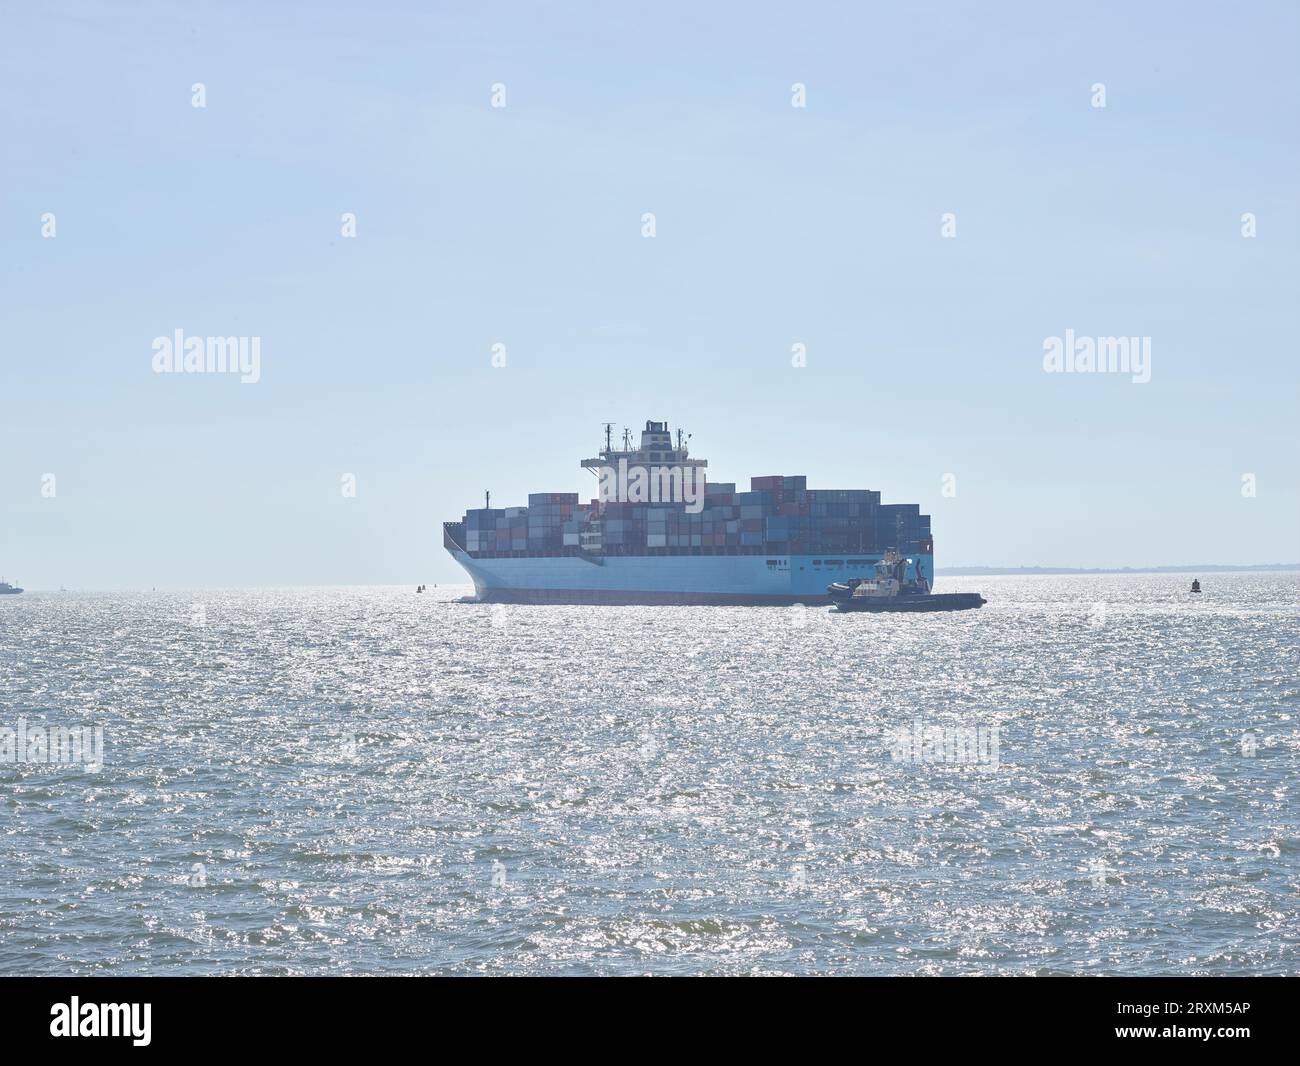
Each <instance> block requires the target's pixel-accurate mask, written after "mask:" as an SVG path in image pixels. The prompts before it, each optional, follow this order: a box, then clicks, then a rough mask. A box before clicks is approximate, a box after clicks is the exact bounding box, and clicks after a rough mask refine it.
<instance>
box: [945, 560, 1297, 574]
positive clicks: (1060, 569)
mask: <svg viewBox="0 0 1300 1066" xmlns="http://www.w3.org/2000/svg"><path fill="white" fill-rule="evenodd" d="M1252 570H1256V571H1258V570H1266V571H1270V572H1277V571H1282V570H1300V563H1255V564H1253V565H1251V564H1228V565H1224V564H1222V563H1205V564H1204V565H1202V566H1194V565H1189V566H1122V567H1083V566H940V567H937V568H936V570H935V573H936V574H939V575H940V576H945V577H999V576H1012V577H1013V576H1017V575H1019V576H1032V575H1034V574H1043V575H1051V574H1239V573H1246V572H1248V571H1252Z"/></svg>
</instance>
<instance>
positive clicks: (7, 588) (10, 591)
mask: <svg viewBox="0 0 1300 1066" xmlns="http://www.w3.org/2000/svg"><path fill="white" fill-rule="evenodd" d="M20 592H22V589H20V588H15V587H14V586H13V585H11V584H9V582H8V581H0V596H16V595H18V593H20Z"/></svg>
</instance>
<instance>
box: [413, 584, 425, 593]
mask: <svg viewBox="0 0 1300 1066" xmlns="http://www.w3.org/2000/svg"><path fill="white" fill-rule="evenodd" d="M415 591H416V592H424V591H425V586H424V585H416V586H415Z"/></svg>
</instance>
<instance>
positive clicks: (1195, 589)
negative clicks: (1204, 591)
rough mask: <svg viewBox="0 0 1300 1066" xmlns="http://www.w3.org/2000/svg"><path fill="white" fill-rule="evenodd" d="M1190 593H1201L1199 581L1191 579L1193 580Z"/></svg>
mask: <svg viewBox="0 0 1300 1066" xmlns="http://www.w3.org/2000/svg"><path fill="white" fill-rule="evenodd" d="M1192 591H1193V592H1200V591H1201V583H1200V581H1198V580H1196V579H1193V580H1192Z"/></svg>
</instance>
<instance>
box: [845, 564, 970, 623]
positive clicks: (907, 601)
mask: <svg viewBox="0 0 1300 1066" xmlns="http://www.w3.org/2000/svg"><path fill="white" fill-rule="evenodd" d="M911 561H912V560H910V559H901V558H899V556H898V553H897V552H895V551H888V552H886V553H885V557H884V558H883V559H881V560H880V562H878V563H876V566H875V570H876V573H875V576H874V577H870V578H853V579H851V580H849V581H843V582H841V581H837V582H835V583H834V584H832V585H827V586H826V594H827V595H828V596H830V598H831V602H832V603H833V604H835V606H836V608H837V609H838V610H841V611H916V612H921V611H964V610H967V609H968V608H971V607H983V606H984V605H985V604H986V603H988V600H986V599H985V598H984V597H983V596H981V595H980V594H979V593H978V592H947V593H939V594H936V593H933V592H931V591H930V584H929V582H928V581H926V579H925V575H924V574H922V573H921V572H920V569H919V568H917V571H916V577H914V578H913V579H911V580H910V581H909V580H906V579H905V575H906V574H907V564H908V563H909V562H911Z"/></svg>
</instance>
